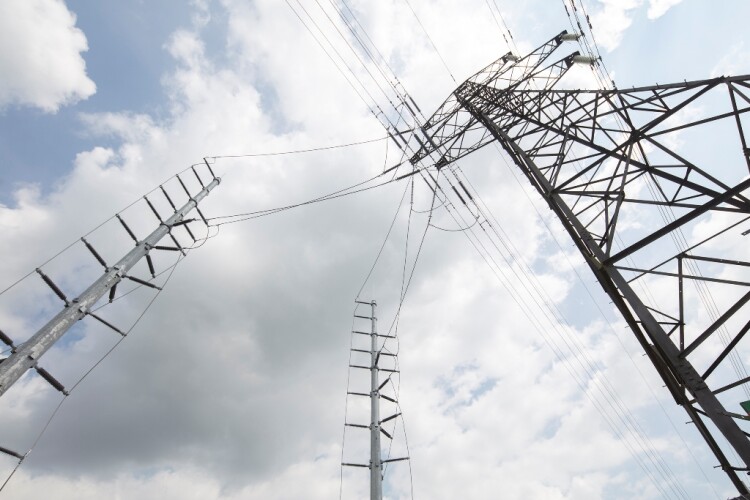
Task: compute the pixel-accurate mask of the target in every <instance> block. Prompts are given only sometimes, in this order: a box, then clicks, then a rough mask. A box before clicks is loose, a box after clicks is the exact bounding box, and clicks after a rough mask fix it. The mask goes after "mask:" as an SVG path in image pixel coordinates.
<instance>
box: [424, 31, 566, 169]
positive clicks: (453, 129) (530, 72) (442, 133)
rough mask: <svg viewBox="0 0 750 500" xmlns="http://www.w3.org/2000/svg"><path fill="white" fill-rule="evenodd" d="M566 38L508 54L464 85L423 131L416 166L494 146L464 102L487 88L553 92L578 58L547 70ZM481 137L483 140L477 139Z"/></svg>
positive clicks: (448, 161) (555, 38) (441, 161)
mask: <svg viewBox="0 0 750 500" xmlns="http://www.w3.org/2000/svg"><path fill="white" fill-rule="evenodd" d="M566 37H569V35H568V33H567V31H563V32H561V33H560V34H558V35H557V36H555V37H554V38H552V39H551V40H549V41H547V42H545V43H544V44H542V45H541V46H539V47H538V48H537V49H535V50H534V51H532V52H530V53H529V54H527V55H526V56H524V57H522V58H519V57H517V56H515V55H513V54H512V53H510V52H508V53H507V54H505V55H504V56H502V57H501V58H499V59H497V60H496V61H494V62H492V63H491V64H489V65H487V66H486V67H484V68H482V69H481V70H480V71H478V72H477V73H475V74H474V75H472V76H471V77H470V78H468V79H467V80H466V81H465V82H463V83H462V84H461V85H460V86H459V87H458V88H457V89H456V90H455V91H454V92H453V93H452V94H451V95H450V96H449V97H448V99H446V101H445V102H444V103H443V104H442V105H441V106H440V107H439V108H438V110H437V111H436V112H435V113H433V115H432V116H431V117H430V118H429V119H428V120H427V122H426V123H425V125H424V126H423V127H422V133H423V134H424V136H425V141H422V147H421V148H420V149H419V150H418V151H417V153H416V154H414V156H413V157H412V158H411V161H412V163H414V164H416V163H417V162H419V161H421V160H423V159H425V158H427V157H428V156H430V155H433V154H436V155H437V156H438V158H439V159H438V160H437V161H438V164H439V165H445V164H448V163H451V162H453V161H456V160H457V159H459V158H461V157H463V156H465V155H467V154H469V153H471V152H472V151H475V150H476V149H479V148H481V147H482V146H484V145H485V144H487V143H488V142H491V141H492V140H493V139H492V137H491V135H490V134H489V133H487V132H486V129H485V128H484V127H482V126H481V124H479V123H478V122H477V120H476V119H475V118H474V117H473V116H472V115H471V114H470V113H468V112H467V111H466V109H465V108H464V107H463V106H462V105H461V100H462V99H465V98H467V97H468V96H471V95H472V94H473V93H474V92H477V91H481V89H485V88H487V89H495V90H499V91H508V90H512V89H525V88H536V89H539V88H541V89H546V88H551V87H552V86H553V85H554V84H555V83H557V82H558V81H559V79H560V78H561V77H562V76H563V75H564V74H565V72H566V71H567V69H568V68H569V67H570V66H571V64H572V62H573V57H574V56H575V55H577V54H578V53H577V52H574V53H571V54H569V55H567V56H566V57H565V58H563V59H561V60H559V61H556V62H554V63H552V64H549V65H546V66H545V63H547V61H548V60H549V58H550V56H552V54H553V53H554V52H555V50H556V49H557V48H558V47H560V46H561V45H562V43H563V41H564V39H565V38H566ZM477 134H479V137H478V138H477V137H474V136H475V135H477Z"/></svg>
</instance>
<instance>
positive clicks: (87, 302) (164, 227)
mask: <svg viewBox="0 0 750 500" xmlns="http://www.w3.org/2000/svg"><path fill="white" fill-rule="evenodd" d="M206 168H207V169H208V172H210V175H211V181H210V182H209V183H208V184H204V182H203V180H202V179H201V177H200V175H198V172H197V170H196V169H195V167H193V168H192V172H193V173H194V174H195V177H196V178H197V180H198V182H199V183H200V185H201V187H202V189H201V190H200V192H198V193H196V194H195V195H191V193H190V192H189V190H188V188H187V187H186V185H185V183H184V182H183V180H182V179H181V178H180V177H179V175H178V176H177V179H178V180H179V182H180V185H181V186H182V188H183V189H184V191H185V193H186V195H187V197H188V201H187V203H185V204H184V205H183V206H182V207H180V208H179V209H178V208H176V206H175V205H174V203H173V202H172V199H171V198H170V197H169V195H168V194H167V192H166V191H165V190H164V188H163V187H162V188H161V193H162V194H163V195H164V196H165V198H166V200H167V201H168V202H169V204H170V206H171V207H172V208H173V209H174V213H173V214H172V215H171V216H170V217H169V218H168V219H166V220H162V218H161V216H160V215H159V213H158V212H157V210H156V208H155V207H154V205H153V204H152V203H151V201H150V200H149V199H148V198H147V197H144V199H145V201H146V203H147V204H148V206H149V207H150V208H151V210H152V211H153V213H154V215H155V216H156V217H157V219H158V220H159V226H158V227H157V228H156V229H155V230H154V231H153V232H151V234H149V235H148V236H147V237H146V238H144V239H143V240H138V238H137V237H136V236H135V234H134V233H133V231H132V230H131V229H130V227H129V226H128V225H127V224H126V223H125V221H124V220H123V219H122V218H121V217H120V216H119V214H118V216H117V218H118V220H119V221H120V223H121V224H122V225H123V227H124V229H125V230H126V231H127V233H128V234H129V235H130V237H131V238H132V239H133V241H134V242H135V248H133V249H132V250H130V251H129V252H127V253H126V254H125V256H123V257H122V258H121V259H120V260H119V261H118V262H117V263H116V264H115V265H113V266H108V265H107V264H106V263H105V261H104V260H103V259H102V257H101V256H100V255H99V254H98V253H97V251H96V250H95V249H94V248H93V247H92V246H91V245H90V244H89V243H88V242H87V241H86V240H85V239H82V240H83V242H84V244H85V245H86V247H87V248H88V249H89V251H90V252H91V253H92V254H93V256H94V257H95V258H96V259H97V261H98V262H99V263H100V264H102V266H103V267H104V273H103V274H102V275H101V276H100V277H99V278H98V279H97V280H96V281H94V282H93V283H92V284H91V285H90V286H89V287H88V288H87V289H86V290H85V291H84V292H83V293H81V294H80V295H78V296H77V297H76V298H74V299H72V300H69V299H68V297H67V296H66V295H65V293H64V292H63V291H62V290H61V289H60V288H59V287H58V286H57V285H56V284H55V283H54V282H53V281H52V279H51V278H50V277H49V276H47V275H46V274H44V273H43V272H42V271H41V270H40V269H37V273H38V274H39V275H40V276H41V277H42V279H43V280H44V282H45V283H46V284H47V285H48V286H49V287H50V288H51V289H52V290H53V291H54V293H55V294H56V295H57V296H58V297H59V298H60V299H61V300H62V301H63V302H64V304H65V305H64V307H63V308H62V310H61V311H60V312H59V313H57V314H56V315H55V316H54V317H53V318H52V319H50V320H49V321H48V322H47V324H45V325H44V326H43V327H42V328H40V329H39V330H38V331H37V332H36V333H35V334H34V335H32V336H31V337H30V338H29V339H28V340H27V341H26V342H24V343H23V344H21V345H19V346H16V345H15V344H14V343H13V341H12V339H11V338H10V337H9V336H8V335H6V334H5V333H3V332H0V340H1V341H2V342H4V343H5V344H7V345H8V346H9V347H10V348H11V355H10V356H9V357H8V358H6V359H3V360H2V362H0V396H2V395H3V394H5V392H6V391H7V390H8V389H9V388H10V387H11V386H12V385H13V384H14V383H15V382H16V381H18V379H20V378H21V376H23V374H24V373H26V371H27V370H29V369H30V368H36V370H37V372H38V373H39V375H41V376H42V377H43V378H44V379H45V380H46V381H47V382H49V383H50V384H51V385H52V386H53V387H54V388H55V389H57V390H58V391H60V392H62V393H63V394H66V395H67V391H66V389H65V388H64V387H63V385H62V384H61V383H60V382H59V381H58V380H56V379H55V378H54V377H53V376H52V375H51V374H50V373H48V372H47V371H46V370H44V369H42V368H40V367H39V366H38V365H37V362H38V361H39V358H40V357H41V356H42V355H43V354H44V353H45V352H47V351H48V350H49V349H50V348H51V347H52V346H53V345H54V344H55V343H56V342H57V341H58V340H60V338H61V337H62V336H63V335H64V334H65V332H67V331H68V330H69V329H70V328H71V327H72V326H73V325H74V324H75V323H76V322H77V321H79V320H81V319H83V318H85V317H86V316H91V317H93V318H94V319H96V320H98V321H100V322H102V323H103V324H105V325H106V326H108V327H110V328H112V329H113V330H115V331H116V332H118V333H119V334H121V335H123V336H124V335H125V333H124V332H123V331H122V330H120V329H118V328H117V327H115V326H114V325H112V324H110V323H108V322H107V321H106V320H104V319H102V318H101V317H99V316H97V315H96V314H94V313H93V312H92V308H93V307H94V305H95V304H96V303H97V302H98V301H99V300H100V299H101V298H102V297H104V296H105V295H106V294H107V293H109V301H110V302H112V300H113V299H114V297H115V293H116V289H117V285H118V283H120V282H121V281H122V280H123V279H128V280H131V281H133V282H136V283H138V284H141V285H144V286H149V287H151V288H158V287H157V286H156V285H154V284H152V283H150V282H148V281H145V280H142V279H140V278H137V277H135V276H131V275H129V274H128V272H129V271H130V270H131V269H132V268H133V266H135V265H136V264H137V263H138V262H139V261H140V260H141V259H143V258H145V259H146V260H147V262H148V267H149V269H150V271H151V274H152V276H155V272H154V266H153V262H152V260H151V257H150V252H151V251H153V250H157V251H173V252H182V253H183V255H184V254H185V251H184V248H183V247H182V246H181V245H180V243H179V242H178V241H177V239H176V238H175V236H174V234H172V230H173V228H175V227H179V226H184V227H185V229H186V230H187V232H188V233H189V234H190V236H191V237H192V238H193V240H195V238H194V237H193V233H192V232H191V231H190V229H189V227H188V226H187V223H189V222H191V221H192V219H191V220H187V219H185V217H186V216H187V215H188V214H189V213H190V212H191V211H193V210H194V209H195V210H196V211H197V212H198V214H199V215H200V217H201V219H203V221H204V222H206V224H207V221H206V219H205V217H203V214H202V213H201V212H200V209H198V203H199V202H200V201H201V200H202V199H203V198H205V197H206V196H207V195H208V193H210V192H211V190H212V189H213V188H215V187H216V186H218V185H219V183H220V182H221V180H220V179H219V178H218V177H216V175H214V173H213V171H212V170H211V167H210V166H209V164H208V162H206ZM165 236H170V237H171V239H172V242H173V244H174V246H161V245H159V242H160V241H161V240H162V239H163V238H164V237H165ZM0 451H5V450H4V449H2V448H0ZM9 454H11V455H14V456H17V454H14V453H9Z"/></svg>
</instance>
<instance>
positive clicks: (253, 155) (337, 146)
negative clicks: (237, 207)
mask: <svg viewBox="0 0 750 500" xmlns="http://www.w3.org/2000/svg"><path fill="white" fill-rule="evenodd" d="M386 139H388V136H387V135H386V136H384V137H377V138H375V139H366V140H363V141H356V142H349V143H345V144H335V145H332V146H320V147H316V148H307V149H295V150H289V151H276V152H267V153H246V154H234V155H229V154H226V155H210V156H206V158H211V159H214V160H217V159H223V158H257V157H264V156H283V155H294V154H301V153H314V152H317V151H330V150H332V149H341V148H348V147H352V146H360V145H362V144H371V143H373V142H380V141H382V140H386Z"/></svg>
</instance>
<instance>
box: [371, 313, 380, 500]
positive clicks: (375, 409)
mask: <svg viewBox="0 0 750 500" xmlns="http://www.w3.org/2000/svg"><path fill="white" fill-rule="evenodd" d="M370 306H371V319H370V325H371V328H370V359H371V360H372V365H371V368H370V500H382V498H383V471H382V468H383V464H382V463H381V461H380V460H381V458H380V395H379V394H378V390H379V389H378V386H379V385H380V377H379V373H380V370H379V369H378V361H379V359H378V358H379V356H378V319H377V317H376V316H375V308H376V307H377V303H376V302H375V301H374V300H373V301H372V302H371V303H370Z"/></svg>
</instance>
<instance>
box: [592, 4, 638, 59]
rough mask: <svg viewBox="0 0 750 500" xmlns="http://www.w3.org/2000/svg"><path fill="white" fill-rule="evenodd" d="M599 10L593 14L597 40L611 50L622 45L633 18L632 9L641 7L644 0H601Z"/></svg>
mask: <svg viewBox="0 0 750 500" xmlns="http://www.w3.org/2000/svg"><path fill="white" fill-rule="evenodd" d="M599 3H600V4H603V6H600V7H599V9H598V10H597V12H595V13H594V14H592V15H591V18H592V19H591V22H592V24H593V26H594V32H595V34H596V41H597V42H598V43H599V44H601V45H602V46H603V47H604V49H605V50H607V51H609V52H611V51H613V50H614V49H616V48H617V47H618V46H619V45H620V41H621V40H622V37H623V35H624V33H625V31H627V29H628V28H629V27H630V25H631V23H632V22H633V19H632V17H631V11H633V10H635V9H637V8H638V7H640V6H641V5H642V3H643V0H599Z"/></svg>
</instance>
